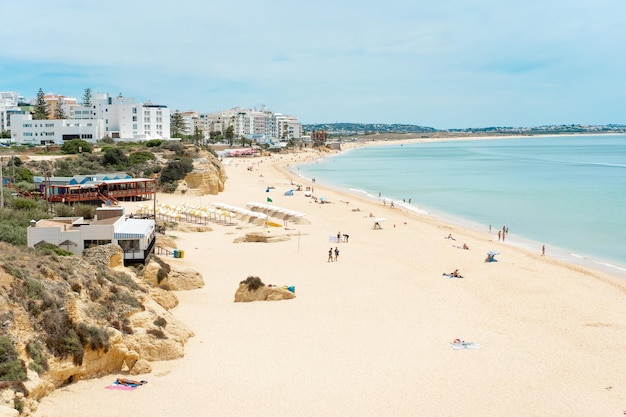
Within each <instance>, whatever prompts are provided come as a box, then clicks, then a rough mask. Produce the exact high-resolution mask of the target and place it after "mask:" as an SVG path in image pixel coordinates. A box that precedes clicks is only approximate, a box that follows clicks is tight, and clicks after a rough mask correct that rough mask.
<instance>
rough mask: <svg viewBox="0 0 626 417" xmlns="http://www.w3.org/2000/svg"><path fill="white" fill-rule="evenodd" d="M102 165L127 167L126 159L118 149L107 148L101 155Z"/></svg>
mask: <svg viewBox="0 0 626 417" xmlns="http://www.w3.org/2000/svg"><path fill="white" fill-rule="evenodd" d="M102 165H104V166H105V167H116V168H124V167H127V166H128V157H127V156H126V154H125V153H124V151H123V150H121V149H120V148H107V149H106V150H105V151H104V152H103V155H102Z"/></svg>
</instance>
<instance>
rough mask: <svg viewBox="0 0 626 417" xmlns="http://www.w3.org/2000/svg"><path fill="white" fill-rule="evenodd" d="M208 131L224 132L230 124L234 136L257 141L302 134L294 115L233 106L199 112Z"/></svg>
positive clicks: (293, 136) (295, 136) (297, 137)
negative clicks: (226, 108) (227, 108)
mask: <svg viewBox="0 0 626 417" xmlns="http://www.w3.org/2000/svg"><path fill="white" fill-rule="evenodd" d="M200 119H201V120H203V121H204V126H205V129H208V130H209V132H222V133H223V132H225V131H226V129H228V128H229V127H230V126H232V127H233V133H234V134H235V136H236V137H241V136H244V137H247V138H249V139H254V140H256V141H257V142H259V143H272V142H274V141H276V142H277V141H281V140H284V141H286V140H290V139H296V140H300V138H301V136H302V124H301V123H299V122H298V119H297V118H296V117H294V116H288V115H284V114H281V113H273V112H271V111H269V110H266V109H264V108H262V109H260V110H252V109H242V108H233V109H230V110H226V111H222V112H219V113H212V114H201V115H200Z"/></svg>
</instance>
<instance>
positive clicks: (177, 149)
mask: <svg viewBox="0 0 626 417" xmlns="http://www.w3.org/2000/svg"><path fill="white" fill-rule="evenodd" d="M161 149H167V150H168V151H172V152H174V153H175V154H176V155H182V154H183V153H184V152H185V147H184V146H183V145H182V144H181V143H180V142H175V141H165V142H163V143H162V144H161Z"/></svg>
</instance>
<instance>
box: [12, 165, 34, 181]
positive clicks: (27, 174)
mask: <svg viewBox="0 0 626 417" xmlns="http://www.w3.org/2000/svg"><path fill="white" fill-rule="evenodd" d="M16 166H17V165H16ZM33 179H34V175H33V172H32V171H31V170H30V169H28V168H26V167H19V168H17V169H16V170H15V178H14V180H15V182H20V181H24V182H27V183H29V184H31V186H32V183H33Z"/></svg>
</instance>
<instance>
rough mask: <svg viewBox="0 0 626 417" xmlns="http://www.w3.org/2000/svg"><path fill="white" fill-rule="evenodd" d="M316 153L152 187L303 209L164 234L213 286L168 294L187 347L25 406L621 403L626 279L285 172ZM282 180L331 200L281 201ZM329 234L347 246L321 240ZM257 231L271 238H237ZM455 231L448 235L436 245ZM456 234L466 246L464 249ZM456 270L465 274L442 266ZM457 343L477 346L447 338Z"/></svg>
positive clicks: (593, 410)
mask: <svg viewBox="0 0 626 417" xmlns="http://www.w3.org/2000/svg"><path fill="white" fill-rule="evenodd" d="M318 156H319V155H318V153H317V152H307V153H302V154H287V155H276V156H272V157H262V158H260V159H258V160H254V161H252V160H250V159H233V160H232V162H231V163H229V164H227V165H226V170H227V175H228V177H229V180H228V182H227V184H226V189H225V190H224V192H221V193H220V194H219V195H202V196H200V195H197V194H191V193H186V194H184V195H183V194H175V195H159V198H158V200H159V202H168V203H171V204H173V203H175V204H182V203H183V202H186V203H193V204H198V203H202V204H203V205H205V206H210V205H211V204H212V203H215V202H218V201H219V202H223V203H227V204H232V205H234V206H239V207H245V206H246V204H247V203H248V202H250V201H259V202H265V201H266V198H270V199H272V200H273V202H272V204H273V205H276V206H279V207H284V208H288V209H290V210H294V211H297V212H300V213H305V214H306V220H307V221H306V222H302V223H292V222H290V223H289V224H288V227H280V228H279V227H276V228H265V227H263V226H256V225H252V224H250V223H248V222H247V221H244V220H241V219H238V220H237V224H236V225H233V226H228V225H225V224H222V223H209V226H210V228H211V229H212V230H211V231H207V232H190V231H184V230H172V231H169V232H168V235H171V236H172V237H173V238H175V241H176V243H177V246H178V248H179V249H183V250H185V257H184V258H182V259H180V258H178V259H171V258H168V259H167V261H168V262H175V263H177V264H179V265H182V266H185V267H189V268H192V269H195V270H197V271H199V272H200V273H201V274H202V276H203V277H204V280H205V286H204V287H203V288H201V289H198V290H193V291H185V292H177V293H176V294H177V296H178V297H179V300H180V303H179V305H178V306H177V307H176V308H175V309H173V310H172V313H173V314H174V315H175V316H176V317H177V319H179V320H181V321H183V322H184V323H185V324H186V325H188V326H189V327H190V328H191V329H192V330H193V331H194V333H195V336H194V337H192V338H191V339H190V341H189V342H188V343H187V345H186V346H185V356H184V357H183V358H181V359H178V360H174V361H168V362H157V363H152V364H151V365H152V367H153V371H152V373H150V374H147V375H140V376H136V378H140V379H143V380H147V381H149V383H148V384H146V385H144V386H142V387H140V388H138V389H137V390H135V391H133V392H123V391H110V390H106V389H104V386H106V385H108V384H110V382H111V380H114V379H115V375H107V376H103V377H102V378H96V379H93V380H88V381H79V382H76V383H73V384H70V385H67V386H65V387H62V388H60V389H58V390H57V391H55V392H54V393H52V394H51V395H50V396H48V397H46V398H44V399H43V401H42V402H41V404H40V407H39V410H38V411H37V412H35V413H34V414H33V415H34V416H35V417H61V416H63V417H79V416H83V415H85V414H89V415H91V416H92V417H105V416H106V417H108V416H110V415H118V414H130V415H134V416H135V417H143V416H146V417H147V416H153V415H163V416H170V415H178V414H180V413H181V412H184V413H185V415H188V416H191V417H195V416H197V417H201V416H205V415H216V416H220V417H228V416H233V417H236V416H237V417H238V416H256V415H264V416H266V415H294V416H309V415H312V416H316V417H335V416H343V415H347V416H364V417H367V416H372V417H396V416H404V415H406V416H410V415H416V410H419V412H417V414H420V415H421V414H424V415H430V416H433V417H446V416H450V415H463V416H467V417H483V416H485V414H489V415H498V416H499V417H509V416H510V417H513V416H517V415H520V414H523V415H524V416H529V417H543V416H545V415H560V414H567V415H568V416H574V417H604V416H607V415H617V414H620V415H621V413H622V412H623V410H625V409H626V373H625V372H623V369H626V359H625V358H624V356H623V355H622V354H621V351H622V346H623V340H624V338H625V337H626V329H625V328H624V326H623V324H622V322H623V320H622V318H623V317H624V315H626V305H625V304H624V303H623V298H624V295H625V294H626V285H625V284H624V283H623V282H621V281H620V280H618V279H615V278H613V277H610V276H607V275H605V274H596V273H594V272H592V271H589V270H587V269H583V268H571V267H566V266H565V265H564V264H563V263H561V262H558V261H555V260H552V259H549V258H547V257H544V258H543V259H542V257H541V256H540V255H538V254H533V253H529V252H527V251H524V250H521V249H519V248H515V247H512V246H511V245H506V244H502V243H501V242H493V241H492V240H491V239H488V238H487V237H486V236H485V234H484V233H479V232H476V231H472V230H469V229H466V228H462V227H458V226H455V225H450V224H448V223H445V222H442V221H439V220H437V219H433V218H429V217H427V216H420V215H418V214H413V213H409V212H408V211H406V210H403V209H402V210H401V209H400V208H394V209H391V208H389V207H388V206H387V207H383V206H381V205H380V204H377V203H376V202H374V201H370V200H368V199H367V198H365V197H362V196H353V195H351V194H346V193H343V192H341V190H336V189H333V188H330V187H327V186H325V185H324V184H317V183H316V184H312V183H310V182H309V181H305V180H301V179H300V178H299V177H298V176H297V175H296V174H294V173H292V172H290V171H289V170H288V167H287V165H289V166H293V165H294V164H296V163H300V162H303V161H304V160H314V159H315V158H316V157H318ZM251 165H252V167H253V168H252V170H248V169H247V167H249V166H251ZM292 181H293V182H296V181H297V182H298V183H300V182H301V183H302V184H303V186H314V187H315V190H316V191H315V192H316V194H317V195H324V196H326V197H327V199H328V201H329V203H328V204H319V203H315V202H313V201H312V200H311V199H310V198H307V197H305V196H304V195H303V192H295V193H294V195H293V196H285V195H284V191H286V190H288V189H289V188H292V185H291V182H292ZM270 186H271V187H274V188H272V189H269V187H270ZM318 189H319V191H318ZM322 193H323V194H322ZM124 206H125V207H127V211H128V212H131V211H132V210H133V209H134V207H135V206H134V205H133V204H128V205H126V204H125V205H124ZM357 209H358V210H357ZM370 214H371V215H372V217H370ZM376 217H385V218H386V219H387V221H386V222H384V223H383V227H382V229H381V230H375V229H373V227H372V223H373V219H375V218H376ZM280 221H281V220H279V222H280ZM338 231H341V232H342V233H344V234H346V233H347V234H349V235H350V238H349V243H346V242H342V243H334V242H331V241H330V238H331V237H332V236H334V235H336V233H338ZM249 232H254V233H259V232H260V233H264V234H269V235H270V236H275V237H277V238H281V239H279V240H277V241H275V242H273V243H235V241H236V240H237V238H238V237H241V236H242V235H244V234H246V233H249ZM450 233H452V234H453V235H454V236H455V238H456V239H457V240H456V241H450V240H448V239H445V237H446V236H447V235H448V234H450ZM463 242H467V244H468V245H469V247H470V250H462V249H459V248H457V247H456V245H457V244H462V243H463ZM329 246H332V247H333V248H334V247H338V248H339V249H340V251H341V254H340V257H339V260H338V261H336V262H328V261H327V256H326V255H327V252H328V249H329ZM488 250H498V251H499V252H500V255H499V256H498V258H499V259H498V262H495V263H485V262H484V257H485V253H486V252H487V251H488ZM455 268H458V269H459V270H460V271H461V273H462V275H463V276H464V279H449V278H446V277H444V276H442V273H445V272H450V271H452V270H454V269H455ZM250 275H254V276H258V277H260V278H261V279H262V280H263V282H264V283H265V284H275V285H283V284H290V285H294V286H295V288H296V290H295V291H296V298H294V299H292V300H288V301H280V302H277V301H276V302H275V301H272V302H254V303H234V302H233V296H234V293H235V290H236V289H237V286H238V283H239V282H240V281H242V280H244V279H245V278H246V277H247V276H250ZM455 338H459V339H462V340H465V341H468V342H474V343H476V344H477V345H479V346H480V349H477V350H465V351H463V350H461V351H459V350H455V349H453V348H452V347H451V344H450V343H452V341H453V340H454V339H455ZM485 392H489V396H485Z"/></svg>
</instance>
